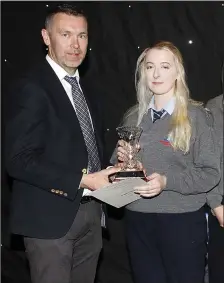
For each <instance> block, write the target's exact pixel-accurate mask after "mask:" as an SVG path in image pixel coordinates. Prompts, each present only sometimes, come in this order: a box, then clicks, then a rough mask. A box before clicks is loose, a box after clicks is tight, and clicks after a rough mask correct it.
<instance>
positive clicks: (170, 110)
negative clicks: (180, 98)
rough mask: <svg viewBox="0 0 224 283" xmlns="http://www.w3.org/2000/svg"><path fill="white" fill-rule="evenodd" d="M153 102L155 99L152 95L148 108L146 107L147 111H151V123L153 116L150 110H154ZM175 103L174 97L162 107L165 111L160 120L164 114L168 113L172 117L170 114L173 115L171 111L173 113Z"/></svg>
mask: <svg viewBox="0 0 224 283" xmlns="http://www.w3.org/2000/svg"><path fill="white" fill-rule="evenodd" d="M154 100H155V97H154V95H153V97H152V99H151V100H150V102H149V107H148V109H151V117H152V121H153V116H154V114H153V111H152V109H153V110H156V108H155V103H154ZM175 102H176V98H175V97H172V98H171V99H170V100H169V101H168V103H167V104H166V105H165V106H164V107H163V109H164V110H165V112H164V113H163V115H162V116H161V118H162V117H163V116H165V115H166V113H168V114H169V115H172V113H173V111H174V108H175ZM156 111H157V110H156Z"/></svg>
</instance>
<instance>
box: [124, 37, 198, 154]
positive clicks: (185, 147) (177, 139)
mask: <svg viewBox="0 0 224 283" xmlns="http://www.w3.org/2000/svg"><path fill="white" fill-rule="evenodd" d="M152 48H153V49H160V50H168V51H170V52H171V53H172V54H173V56H174V61H175V65H176V68H177V72H178V78H177V80H176V82H175V91H174V96H175V98H176V102H175V108H174V111H173V114H172V116H171V121H170V130H169V134H168V138H169V141H170V143H171V145H172V146H173V148H174V150H177V149H179V150H181V151H183V152H184V153H187V152H188V151H189V148H190V138H191V134H192V128H191V121H190V119H189V117H188V104H189V103H191V104H194V105H202V103H201V102H196V101H194V100H192V99H191V98H190V94H189V89H188V86H187V83H186V78H185V70H184V66H183V58H182V55H181V53H180V51H179V50H178V48H177V47H176V46H174V45H173V43H171V42H167V41H161V42H159V43H157V44H156V45H154V46H153V47H151V48H146V49H145V50H144V51H143V52H142V54H141V55H140V56H139V58H138V60H137V65H136V71H135V86H136V91H137V100H138V104H137V105H136V106H134V107H133V108H132V109H131V110H130V111H128V113H127V115H126V117H127V116H129V115H131V114H133V113H134V112H138V120H137V125H139V124H140V123H141V121H142V118H143V116H144V114H145V113H146V112H147V110H148V106H149V102H150V100H151V98H152V96H153V93H152V92H151V91H150V89H149V87H148V84H147V79H146V54H147V52H148V51H149V50H150V49H152Z"/></svg>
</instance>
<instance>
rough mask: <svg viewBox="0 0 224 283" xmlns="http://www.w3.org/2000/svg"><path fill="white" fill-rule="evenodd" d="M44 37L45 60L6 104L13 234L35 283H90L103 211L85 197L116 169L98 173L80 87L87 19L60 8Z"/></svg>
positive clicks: (95, 118) (88, 108)
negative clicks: (21, 243) (22, 245)
mask: <svg viewBox="0 0 224 283" xmlns="http://www.w3.org/2000/svg"><path fill="white" fill-rule="evenodd" d="M41 33H42V37H43V40H44V43H45V44H46V45H47V47H48V55H47V56H46V60H44V62H41V63H40V64H39V65H38V66H37V67H35V68H34V69H33V70H32V71H30V72H29V74H27V75H25V76H24V77H23V78H22V79H21V80H20V81H19V82H18V84H17V85H16V86H15V87H14V88H13V91H12V92H11V96H10V97H9V101H10V107H9V111H8V119H7V124H6V166H7V170H8V173H9V175H10V176H11V177H12V178H13V180H14V181H13V194H12V204H11V230H12V233H14V234H20V235H23V236H24V243H25V248H26V253H27V256H28V260H29V264H30V270H31V278H32V282H33V283H69V282H76V283H92V282H94V277H95V272H96V266H97V261H98V256H99V253H100V250H101V247H102V239H101V223H100V218H101V205H100V204H99V203H97V202H96V201H94V200H93V199H92V198H91V197H90V196H87V195H86V194H88V193H89V192H90V191H91V190H96V189H98V188H101V187H103V186H105V185H107V184H108V183H109V181H108V176H109V175H110V174H112V173H115V172H117V171H118V170H119V169H118V168H116V169H115V168H109V169H105V170H102V171H100V170H101V161H102V158H103V157H102V143H101V137H100V133H101V117H100V116H99V115H100V114H99V113H100V112H99V111H95V112H94V109H95V110H98V109H96V106H95V107H94V106H93V105H90V103H89V101H88V99H87V97H86V93H85V86H84V85H81V84H79V73H78V69H77V68H78V67H79V65H80V64H81V63H82V61H83V60H84V58H85V55H86V52H87V44H88V30H87V20H86V17H85V16H84V14H83V12H81V11H79V10H77V9H76V8H75V7H73V6H71V5H62V6H58V7H56V8H55V9H54V10H52V11H51V12H50V13H49V15H48V16H47V18H46V22H45V29H42V32H41ZM91 95H94V93H93V91H92V89H91ZM89 190H90V191H89Z"/></svg>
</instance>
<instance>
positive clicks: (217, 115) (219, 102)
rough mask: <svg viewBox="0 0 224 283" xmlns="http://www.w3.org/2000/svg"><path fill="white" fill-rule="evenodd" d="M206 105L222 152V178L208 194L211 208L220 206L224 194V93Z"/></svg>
mask: <svg viewBox="0 0 224 283" xmlns="http://www.w3.org/2000/svg"><path fill="white" fill-rule="evenodd" d="M206 107H207V108H208V109H209V110H210V111H211V112H212V114H213V117H214V131H215V135H216V137H217V140H218V145H219V149H220V154H221V175H222V176H221V180H220V182H219V184H218V185H217V186H216V187H215V188H214V189H213V190H211V191H210V192H209V193H208V194H207V203H208V205H209V206H210V207H211V208H216V207H217V206H220V205H221V203H222V200H223V196H224V188H223V95H222V94H221V95H219V96H217V97H215V98H213V99H211V100H209V101H208V103H207V105H206Z"/></svg>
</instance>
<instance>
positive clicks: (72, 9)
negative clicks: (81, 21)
mask: <svg viewBox="0 0 224 283" xmlns="http://www.w3.org/2000/svg"><path fill="white" fill-rule="evenodd" d="M58 13H63V14H66V15H71V16H75V17H84V18H85V19H86V21H87V16H86V14H85V13H84V11H83V10H82V9H80V8H79V7H77V6H75V5H72V4H61V5H57V6H55V7H53V8H51V9H50V10H49V11H48V13H47V16H46V19H45V28H46V29H48V28H49V25H50V23H51V21H52V19H53V17H54V16H55V15H56V14H58Z"/></svg>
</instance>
